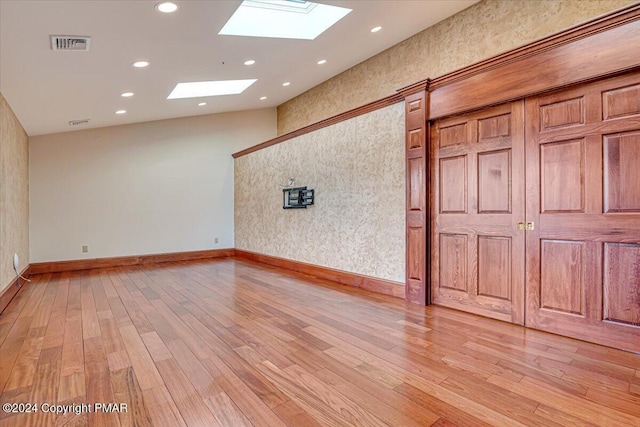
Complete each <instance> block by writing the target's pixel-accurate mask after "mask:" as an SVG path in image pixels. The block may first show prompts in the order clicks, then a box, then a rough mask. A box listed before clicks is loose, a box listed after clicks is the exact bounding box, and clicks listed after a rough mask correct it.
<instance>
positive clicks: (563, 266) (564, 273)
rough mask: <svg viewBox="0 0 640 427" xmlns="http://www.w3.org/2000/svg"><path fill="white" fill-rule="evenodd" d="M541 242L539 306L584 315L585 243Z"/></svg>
mask: <svg viewBox="0 0 640 427" xmlns="http://www.w3.org/2000/svg"><path fill="white" fill-rule="evenodd" d="M541 243H542V253H541V258H540V259H541V265H542V269H541V277H540V307H541V308H544V309H546V310H552V311H557V312H563V313H571V314H577V315H580V316H584V314H585V313H584V300H585V295H584V280H585V273H584V270H585V262H584V261H585V259H584V243H583V242H571V241H558V240H543V241H542V242H541Z"/></svg>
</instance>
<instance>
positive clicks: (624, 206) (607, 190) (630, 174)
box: [604, 95, 640, 212]
mask: <svg viewBox="0 0 640 427" xmlns="http://www.w3.org/2000/svg"><path fill="white" fill-rule="evenodd" d="M639 96H640V95H639ZM638 158H640V131H631V132H624V133H618V134H614V135H605V136H604V180H605V181H604V204H605V209H606V212H640V168H638V161H637V159H638Z"/></svg>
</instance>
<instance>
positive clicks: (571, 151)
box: [540, 140, 584, 212]
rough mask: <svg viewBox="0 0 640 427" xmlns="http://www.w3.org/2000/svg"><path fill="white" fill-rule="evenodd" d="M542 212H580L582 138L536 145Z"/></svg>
mask: <svg viewBox="0 0 640 427" xmlns="http://www.w3.org/2000/svg"><path fill="white" fill-rule="evenodd" d="M540 163H541V164H540V173H541V186H542V187H541V189H540V191H541V199H542V212H584V141H583V140H577V141H562V142H550V143H547V144H543V145H541V146H540Z"/></svg>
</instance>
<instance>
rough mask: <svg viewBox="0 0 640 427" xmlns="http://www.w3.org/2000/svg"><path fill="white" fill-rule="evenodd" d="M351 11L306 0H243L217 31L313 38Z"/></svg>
mask: <svg viewBox="0 0 640 427" xmlns="http://www.w3.org/2000/svg"><path fill="white" fill-rule="evenodd" d="M349 12H351V9H347V8H344V7H338V6H329V5H326V4H319V3H313V2H310V1H303V0H244V1H243V2H242V3H241V4H240V6H239V7H238V9H237V10H236V11H235V13H234V14H233V15H232V16H231V18H229V20H228V21H227V23H226V24H225V25H224V27H222V30H220V32H219V33H218V34H221V35H227V36H248V37H273V38H279V39H302V40H313V39H315V38H316V37H318V36H319V35H320V34H322V33H323V32H325V31H326V30H327V29H328V28H329V27H331V26H332V25H333V24H335V23H336V22H338V21H339V20H341V19H342V18H344V17H345V16H346V15H347V14H348V13H349Z"/></svg>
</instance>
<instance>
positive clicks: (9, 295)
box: [0, 265, 31, 314]
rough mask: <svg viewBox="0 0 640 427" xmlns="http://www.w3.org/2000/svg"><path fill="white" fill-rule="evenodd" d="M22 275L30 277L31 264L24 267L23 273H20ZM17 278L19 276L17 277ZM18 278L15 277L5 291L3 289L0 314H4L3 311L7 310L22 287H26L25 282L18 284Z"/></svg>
mask: <svg viewBox="0 0 640 427" xmlns="http://www.w3.org/2000/svg"><path fill="white" fill-rule="evenodd" d="M20 275H21V276H22V277H26V278H29V276H30V275H31V269H30V266H29V265H28V266H26V267H25V268H24V270H22V273H20ZM16 279H17V278H16ZM16 279H13V280H12V281H11V283H9V286H7V287H6V288H5V289H4V291H2V294H0V314H2V312H3V311H4V310H5V308H7V306H8V305H9V303H10V302H11V301H12V300H13V299H14V298H15V296H16V295H17V294H18V292H19V291H20V289H22V288H23V287H24V285H25V284H24V283H22V286H21V287H18V286H17V285H16Z"/></svg>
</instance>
